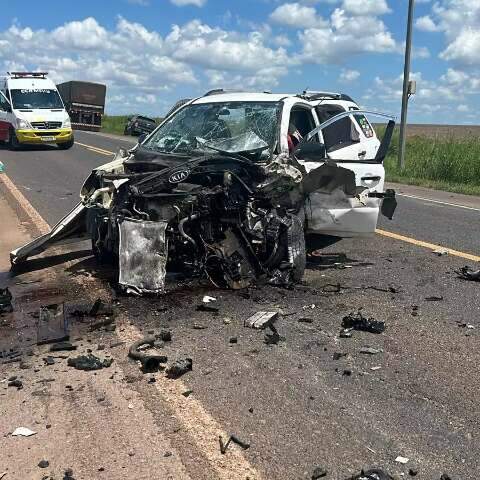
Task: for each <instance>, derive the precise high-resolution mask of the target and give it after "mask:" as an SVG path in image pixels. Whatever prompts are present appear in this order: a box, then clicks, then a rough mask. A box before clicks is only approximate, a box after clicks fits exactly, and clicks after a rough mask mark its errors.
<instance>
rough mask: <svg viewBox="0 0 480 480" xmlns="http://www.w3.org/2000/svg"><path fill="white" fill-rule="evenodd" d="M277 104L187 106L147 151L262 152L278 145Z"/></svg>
mask: <svg viewBox="0 0 480 480" xmlns="http://www.w3.org/2000/svg"><path fill="white" fill-rule="evenodd" d="M278 108H279V103H278V102H228V103H227V102H225V103H220V102H216V103H206V104H205V103H204V104H199V105H188V106H187V107H185V108H183V109H182V110H180V111H179V112H178V113H177V114H176V115H174V116H173V117H172V118H171V119H170V120H169V121H168V122H167V123H165V124H164V125H162V126H161V127H160V128H159V129H158V130H157V131H156V132H155V133H154V134H153V135H152V136H151V137H150V138H149V139H148V140H147V141H146V142H144V143H143V144H142V146H143V147H144V148H148V149H151V150H155V151H158V152H161V153H180V154H187V155H188V154H191V153H196V152H197V153H198V152H208V151H220V152H228V153H242V152H259V153H263V154H264V155H267V154H268V150H269V149H270V148H271V147H272V146H273V144H274V142H275V135H276V130H277V121H278V120H277V118H278V115H277V112H278Z"/></svg>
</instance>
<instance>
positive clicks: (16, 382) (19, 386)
mask: <svg viewBox="0 0 480 480" xmlns="http://www.w3.org/2000/svg"><path fill="white" fill-rule="evenodd" d="M7 386H8V387H15V388H16V389H17V390H21V389H22V388H23V383H22V382H21V380H18V379H17V378H14V379H13V380H10V381H9V382H8V383H7Z"/></svg>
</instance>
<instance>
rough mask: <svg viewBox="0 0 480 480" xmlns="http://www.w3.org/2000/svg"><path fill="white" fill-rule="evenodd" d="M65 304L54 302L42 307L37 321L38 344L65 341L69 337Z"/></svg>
mask: <svg viewBox="0 0 480 480" xmlns="http://www.w3.org/2000/svg"><path fill="white" fill-rule="evenodd" d="M69 337H70V336H69V333H68V322H67V318H66V317H65V304H63V303H54V304H52V305H44V306H42V307H40V311H39V313H38V323H37V345H45V344H47V343H56V342H63V341H66V340H68V339H69Z"/></svg>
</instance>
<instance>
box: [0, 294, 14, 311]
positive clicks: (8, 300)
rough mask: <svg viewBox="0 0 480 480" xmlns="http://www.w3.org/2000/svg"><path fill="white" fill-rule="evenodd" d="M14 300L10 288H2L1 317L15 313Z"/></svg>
mask: <svg viewBox="0 0 480 480" xmlns="http://www.w3.org/2000/svg"><path fill="white" fill-rule="evenodd" d="M12 298H13V297H12V294H11V293H10V290H9V289H8V287H6V288H0V315H1V314H3V313H12V312H13V305H12Z"/></svg>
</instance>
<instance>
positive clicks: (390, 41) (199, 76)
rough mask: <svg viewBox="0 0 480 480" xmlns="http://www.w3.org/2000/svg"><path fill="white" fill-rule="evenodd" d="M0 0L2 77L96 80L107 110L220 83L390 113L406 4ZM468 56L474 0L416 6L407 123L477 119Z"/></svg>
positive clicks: (147, 108) (478, 9)
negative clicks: (37, 74) (342, 98)
mask: <svg viewBox="0 0 480 480" xmlns="http://www.w3.org/2000/svg"><path fill="white" fill-rule="evenodd" d="M2 3H3V5H2V15H1V16H0V63H2V66H0V68H3V70H4V71H5V70H9V69H37V68H38V69H46V70H48V71H49V72H50V74H51V76H52V77H53V79H54V80H56V81H57V82H60V81H65V80H72V79H80V80H92V81H98V82H102V83H106V84H107V87H108V99H107V111H108V113H112V114H116V113H134V112H144V113H146V114H152V115H161V114H162V113H164V112H165V111H166V110H167V109H168V108H169V107H170V106H171V104H172V103H174V101H175V100H176V99H178V98H181V97H192V96H195V95H199V94H201V93H203V92H205V91H207V90H208V89H211V88H216V87H222V86H224V87H226V88H238V89H245V90H272V91H278V92H300V91H302V90H303V89H304V88H307V87H308V88H310V89H318V90H328V91H343V92H346V93H349V94H351V95H352V96H353V97H354V98H355V99H356V100H357V102H358V103H359V104H361V105H362V106H365V107H368V108H374V109H379V110H386V111H389V112H392V113H395V114H398V112H399V108H400V95H401V84H402V78H401V75H402V71H403V42H404V37H405V23H406V14H407V4H408V2H407V0H298V1H296V2H295V1H283V0H241V1H232V2H226V1H220V0H96V1H93V0H82V1H81V2H65V1H56V0H55V1H54V0H43V1H42V2H38V1H32V0H23V1H22V2H16V1H15V2H10V1H8V2H5V0H4V1H3V2H2ZM5 3H6V5H5ZM478 52H480V2H479V1H472V0H417V2H416V8H415V29H414V55H413V60H412V72H413V73H412V76H413V78H415V79H416V80H417V88H418V94H417V95H416V96H415V98H413V99H412V101H411V105H410V121H412V122H426V123H478V122H479V115H478V113H477V112H476V108H478V107H479V106H480V105H479V104H480V101H479V95H478V93H479V92H480V75H479V73H480V55H479V54H478Z"/></svg>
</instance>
